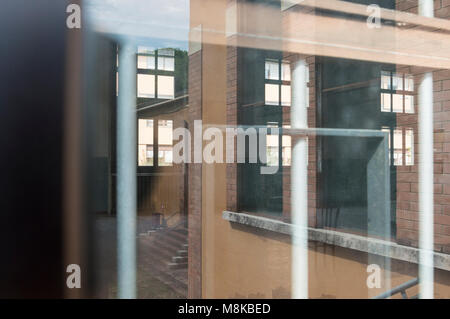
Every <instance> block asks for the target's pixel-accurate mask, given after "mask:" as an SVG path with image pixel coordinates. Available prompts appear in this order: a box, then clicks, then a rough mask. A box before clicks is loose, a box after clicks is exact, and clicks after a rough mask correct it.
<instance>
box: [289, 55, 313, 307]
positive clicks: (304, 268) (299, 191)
mask: <svg viewBox="0 0 450 319" xmlns="http://www.w3.org/2000/svg"><path fill="white" fill-rule="evenodd" d="M307 67H308V65H307V64H306V61H305V60H303V59H300V60H298V61H296V62H294V63H293V64H292V77H291V78H292V81H291V83H292V84H291V85H292V89H291V90H292V105H291V127H292V128H293V129H304V128H307V127H308V121H307V118H308V116H307V115H308V113H307V108H306V106H307V105H308V104H307V103H308V98H309V96H308V95H307V90H306V83H307V78H306V76H307ZM292 142H293V144H292V145H293V146H292V165H291V222H292V225H293V234H292V268H291V269H292V270H291V276H292V278H291V280H292V282H291V284H292V286H291V291H292V298H294V299H306V298H308V227H307V226H308V185H307V178H308V171H307V165H308V139H307V137H305V136H302V137H292Z"/></svg>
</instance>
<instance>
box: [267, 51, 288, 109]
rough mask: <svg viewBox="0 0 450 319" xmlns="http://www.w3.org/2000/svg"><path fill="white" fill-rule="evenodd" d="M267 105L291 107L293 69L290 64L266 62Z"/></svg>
mask: <svg viewBox="0 0 450 319" xmlns="http://www.w3.org/2000/svg"><path fill="white" fill-rule="evenodd" d="M264 74H265V82H266V83H265V104H266V105H281V106H290V105H291V83H290V81H291V67H290V64H289V63H288V62H283V61H280V60H272V59H268V60H266V61H265V72H264Z"/></svg>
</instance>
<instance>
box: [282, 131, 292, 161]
mask: <svg viewBox="0 0 450 319" xmlns="http://www.w3.org/2000/svg"><path fill="white" fill-rule="evenodd" d="M283 128H291V126H290V125H283ZM291 144H292V142H291V136H290V135H283V137H282V142H281V145H282V154H281V160H282V165H283V166H291V158H292V155H291Z"/></svg>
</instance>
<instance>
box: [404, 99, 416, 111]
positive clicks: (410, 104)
mask: <svg viewBox="0 0 450 319" xmlns="http://www.w3.org/2000/svg"><path fill="white" fill-rule="evenodd" d="M405 113H414V96H413V95H405Z"/></svg>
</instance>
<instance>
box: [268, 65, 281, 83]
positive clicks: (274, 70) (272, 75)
mask: <svg viewBox="0 0 450 319" xmlns="http://www.w3.org/2000/svg"><path fill="white" fill-rule="evenodd" d="M279 67H280V63H279V62H278V61H271V60H268V61H266V67H265V74H266V80H279V79H280V69H279Z"/></svg>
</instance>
